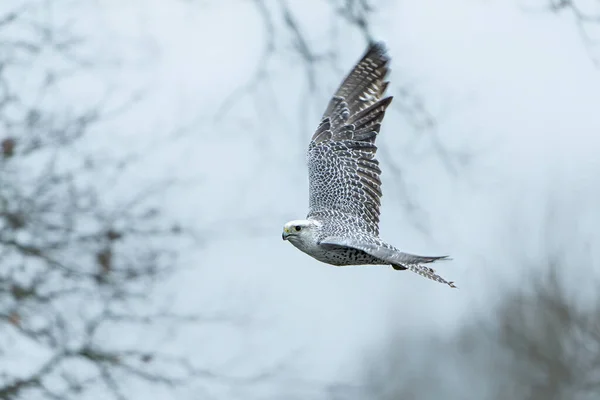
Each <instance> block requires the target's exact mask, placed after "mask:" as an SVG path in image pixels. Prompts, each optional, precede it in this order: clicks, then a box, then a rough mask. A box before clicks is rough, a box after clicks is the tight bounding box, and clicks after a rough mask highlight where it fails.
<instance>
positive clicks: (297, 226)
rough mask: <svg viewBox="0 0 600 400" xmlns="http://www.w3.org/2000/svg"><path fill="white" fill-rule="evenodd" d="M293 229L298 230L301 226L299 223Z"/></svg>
mask: <svg viewBox="0 0 600 400" xmlns="http://www.w3.org/2000/svg"><path fill="white" fill-rule="evenodd" d="M294 229H295V230H296V232H300V231H301V230H302V227H301V226H300V225H296V226H295V227H294Z"/></svg>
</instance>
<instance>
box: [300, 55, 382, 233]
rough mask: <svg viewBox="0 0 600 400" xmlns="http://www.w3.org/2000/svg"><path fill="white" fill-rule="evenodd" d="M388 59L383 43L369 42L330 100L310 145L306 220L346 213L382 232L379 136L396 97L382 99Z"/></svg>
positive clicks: (362, 225) (364, 227) (368, 229)
mask: <svg viewBox="0 0 600 400" xmlns="http://www.w3.org/2000/svg"><path fill="white" fill-rule="evenodd" d="M388 63H389V58H388V56H387V55H386V51H385V47H384V46H383V44H380V43H374V44H371V46H370V47H369V49H368V50H367V52H366V53H365V55H364V56H363V57H362V59H361V60H360V61H359V62H358V63H357V64H356V66H355V67H354V69H353V70H352V71H351V72H350V74H349V75H348V76H347V77H346V79H344V81H343V82H342V84H341V86H340V87H339V88H338V90H337V92H336V94H335V95H334V96H333V98H332V99H331V101H330V102H329V105H328V106H327V109H326V111H325V113H324V115H323V117H322V120H321V123H320V124H319V127H318V128H317V130H316V132H315V133H314V135H313V137H312V140H311V142H310V144H309V148H308V154H307V158H308V167H309V181H310V199H309V213H308V218H311V216H321V217H322V216H323V215H324V214H335V216H337V217H340V216H348V217H351V218H352V219H358V220H359V221H360V222H361V223H360V226H357V228H361V229H362V230H364V231H365V232H369V233H371V234H373V235H375V236H377V235H378V234H379V228H378V225H379V214H380V211H379V206H380V205H381V200H380V198H381V180H380V178H379V175H380V174H381V170H380V169H379V162H378V161H377V159H376V158H375V153H376V151H377V146H376V145H375V139H376V137H377V135H378V133H379V129H380V127H381V121H382V120H383V117H384V115H385V110H386V108H387V107H388V106H389V105H390V103H391V101H392V97H387V98H384V99H381V97H382V96H383V94H384V92H385V89H386V88H387V85H388V82H386V81H385V77H386V75H387V73H388ZM330 216H331V217H333V216H334V215H330Z"/></svg>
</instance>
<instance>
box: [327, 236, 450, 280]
mask: <svg viewBox="0 0 600 400" xmlns="http://www.w3.org/2000/svg"><path fill="white" fill-rule="evenodd" d="M319 245H321V246H324V247H345V248H352V249H357V250H361V251H364V252H365V253H367V254H369V255H371V256H373V257H376V258H379V259H380V260H381V261H382V263H389V264H391V265H392V267H393V268H394V269H399V270H402V269H408V270H410V271H412V272H414V273H416V274H419V275H421V276H422V277H425V278H427V279H431V280H434V281H436V282H439V283H444V284H446V285H448V286H450V287H453V288H455V287H456V286H454V282H448V281H446V280H445V279H444V278H442V277H441V276H439V275H438V274H436V272H435V270H434V269H433V268H430V267H427V266H425V265H424V264H429V263H432V262H435V261H438V260H447V259H448V256H441V257H439V256H438V257H425V256H417V255H414V254H408V253H403V252H401V251H400V250H398V249H396V248H394V247H393V246H390V245H389V244H387V243H385V242H383V241H378V242H371V241H364V240H360V239H356V238H348V237H346V238H339V237H328V238H325V239H323V240H322V241H320V242H319Z"/></svg>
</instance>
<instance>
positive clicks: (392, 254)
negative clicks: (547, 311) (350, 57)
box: [282, 43, 455, 287]
mask: <svg viewBox="0 0 600 400" xmlns="http://www.w3.org/2000/svg"><path fill="white" fill-rule="evenodd" d="M388 63H389V57H388V56H387V53H386V49H385V46H384V45H383V44H382V43H372V44H371V45H370V46H369V48H368V49H367V51H366V53H365V55H364V56H363V57H362V59H361V60H360V61H359V62H358V63H357V64H356V65H355V66H354V68H353V69H352V71H351V72H350V74H349V75H348V76H347V77H346V79H344V81H343V82H342V84H341V85H340V87H339V88H338V90H337V92H336V93H335V95H334V96H333V98H332V99H331V100H330V102H329V104H328V106H327V109H326V110H325V113H324V114H323V117H322V119H321V123H320V124H319V126H318V128H317V130H316V132H315V133H314V134H313V136H312V139H311V141H310V144H309V146H308V152H307V161H308V171H309V189H310V195H309V212H308V216H307V218H306V219H305V220H295V221H290V222H288V223H286V224H285V226H284V227H283V234H282V238H283V240H289V241H290V243H292V244H293V245H294V246H295V247H297V248H298V249H300V250H301V251H303V252H304V253H306V254H308V255H310V256H311V257H314V258H315V259H317V260H319V261H322V262H324V263H328V264H332V265H338V266H342V265H391V266H392V267H393V268H394V269H395V270H409V271H412V272H415V273H417V274H419V275H421V276H424V277H425V278H429V279H432V280H434V281H437V282H440V283H444V284H447V285H449V286H450V287H455V286H454V283H453V282H448V281H446V280H445V279H444V278H442V277H441V276H439V275H437V274H436V273H435V271H434V270H433V269H432V268H430V267H428V266H427V264H430V263H432V262H434V261H438V260H442V259H446V258H448V257H447V256H442V257H425V256H417V255H413V254H408V253H403V252H401V251H400V250H398V249H396V248H395V247H393V246H392V245H390V244H388V243H386V242H384V241H383V240H381V239H380V238H379V206H380V204H381V201H380V198H381V195H382V194H381V180H380V178H379V175H380V173H381V170H380V169H379V162H378V161H377V159H376V158H375V153H376V151H377V147H376V145H375V139H376V138H377V135H378V134H379V129H380V128H381V122H382V121H383V117H384V115H385V110H386V108H387V107H388V106H389V105H390V103H391V101H392V97H391V96H389V97H385V98H383V95H384V93H385V90H386V88H387V86H388V82H387V81H386V80H385V79H386V75H387V73H388Z"/></svg>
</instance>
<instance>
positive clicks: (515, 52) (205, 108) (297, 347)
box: [73, 0, 600, 382]
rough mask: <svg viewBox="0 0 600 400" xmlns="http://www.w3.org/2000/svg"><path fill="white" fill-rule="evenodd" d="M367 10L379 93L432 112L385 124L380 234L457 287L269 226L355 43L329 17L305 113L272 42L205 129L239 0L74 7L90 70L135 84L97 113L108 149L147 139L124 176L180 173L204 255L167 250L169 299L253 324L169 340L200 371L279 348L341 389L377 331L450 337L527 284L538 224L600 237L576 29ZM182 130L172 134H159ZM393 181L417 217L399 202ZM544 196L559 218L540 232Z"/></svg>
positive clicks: (185, 209)
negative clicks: (341, 261) (333, 261)
mask: <svg viewBox="0 0 600 400" xmlns="http://www.w3.org/2000/svg"><path fill="white" fill-rule="evenodd" d="M379 3H381V4H380V5H379V6H378V8H377V10H378V11H377V12H376V13H375V14H374V15H373V19H372V24H373V33H374V34H375V36H376V38H377V39H379V40H383V41H385V42H386V43H387V45H388V47H389V52H390V55H391V57H392V64H391V68H392V73H391V76H390V79H391V81H392V86H391V89H390V94H392V95H395V96H399V93H397V92H395V90H397V89H398V85H402V86H405V85H408V84H410V88H411V89H410V90H412V91H413V92H414V93H417V94H418V95H419V96H420V97H422V98H423V99H424V102H425V104H426V107H427V108H428V110H429V111H430V112H431V113H432V115H433V116H434V117H436V120H437V125H436V127H435V129H432V130H426V131H423V132H420V133H419V132H415V131H414V129H413V128H412V127H411V126H410V124H409V123H408V122H407V119H406V116H404V115H403V114H402V113H399V112H391V113H389V114H388V116H387V117H386V120H385V122H384V124H383V128H382V133H381V136H380V138H379V139H378V143H379V145H380V147H381V148H385V154H386V156H387V157H386V158H385V159H384V162H383V167H382V169H383V175H382V181H383V191H384V198H383V209H382V218H381V220H382V223H381V234H382V236H383V238H384V239H386V240H387V241H389V242H391V243H392V244H394V245H396V246H397V247H399V248H401V249H403V250H405V251H407V252H413V253H416V254H424V255H444V254H449V255H451V256H452V257H453V261H450V262H447V263H443V264H440V265H439V267H438V268H437V270H438V271H439V273H440V274H441V275H442V276H444V277H445V278H447V279H449V280H454V281H455V282H456V284H457V285H458V287H459V289H458V290H451V289H449V288H448V287H446V286H443V285H439V284H437V283H434V282H432V281H428V280H425V279H422V278H420V277H418V276H416V275H414V274H410V273H409V272H397V271H394V270H392V269H391V268H387V267H365V268H336V267H332V266H328V265H325V264H321V263H319V262H317V261H316V260H313V259H312V258H310V257H309V256H307V255H305V254H303V253H301V252H299V251H298V250H296V249H295V248H293V247H292V246H291V245H290V244H289V243H287V242H282V240H281V228H282V226H283V224H284V223H285V222H287V221H288V220H290V219H299V218H304V216H305V215H306V211H307V203H308V186H307V176H306V167H305V165H304V159H303V154H304V151H305V149H306V145H307V144H308V139H309V138H310V136H311V135H312V129H313V128H314V127H316V125H317V123H318V118H319V116H320V114H321V109H322V107H324V105H325V103H326V101H327V100H328V96H329V95H330V94H331V93H332V92H333V90H334V89H335V87H336V86H337V85H338V83H339V80H341V78H342V77H343V74H345V73H346V72H347V71H348V70H349V68H350V67H351V66H352V64H353V63H354V62H355V61H356V60H357V59H358V58H359V57H360V56H361V54H362V52H363V51H364V46H365V44H364V42H363V41H362V38H361V36H360V35H359V34H358V33H356V32H352V30H351V29H350V28H348V27H344V26H342V27H340V28H339V32H338V38H337V41H338V43H339V44H340V48H339V60H338V62H337V65H338V66H339V68H341V69H342V70H343V72H342V75H337V76H336V75H334V74H333V72H332V70H331V69H330V68H327V67H326V66H323V67H322V68H320V69H317V71H318V72H319V73H320V74H322V75H321V78H320V79H319V82H320V84H321V85H322V86H321V87H320V89H319V92H318V93H317V94H315V95H314V96H312V97H310V103H309V108H308V109H307V110H308V111H306V112H301V110H300V106H302V104H305V103H303V100H302V99H303V98H305V97H303V96H304V95H305V85H306V82H305V80H304V75H303V74H304V70H303V69H302V68H301V66H300V63H299V62H298V60H297V59H296V60H295V59H294V58H293V57H292V56H291V55H290V54H291V53H290V52H287V53H285V52H284V54H282V55H281V56H278V57H276V58H275V61H274V62H273V63H272V64H270V65H269V71H270V72H271V78H270V79H269V81H268V82H269V85H268V87H266V85H265V86H261V87H260V88H259V89H258V90H257V93H255V94H253V95H252V96H250V97H248V98H245V99H241V100H240V101H239V102H237V103H235V105H233V106H232V107H229V108H228V109H227V110H226V113H225V114H223V118H222V119H220V120H219V121H216V120H215V119H214V117H215V114H216V113H217V111H218V109H219V106H220V105H221V104H223V101H224V100H225V99H226V98H227V96H229V95H230V94H231V93H232V92H233V91H234V90H236V88H239V87H241V86H242V85H244V83H245V82H247V81H248V80H249V79H251V77H252V74H253V73H254V71H255V69H256V67H257V62H258V60H259V57H260V54H261V51H262V49H263V48H264V45H265V37H264V29H263V28H264V26H263V25H262V23H261V20H260V17H259V15H258V13H257V12H256V8H255V7H254V5H253V4H252V2H241V1H231V0H229V1H220V2H207V1H199V2H197V3H194V2H180V1H176V0H171V1H165V0H161V1H157V0H155V1H148V0H145V1H142V0H138V1H130V2H127V4H125V3H124V2H120V1H119V2H118V1H113V2H103V3H102V4H101V5H100V4H98V5H96V6H94V7H95V8H94V7H92V8H93V10H91V11H90V10H89V9H88V8H89V7H87V8H86V7H82V8H81V9H76V10H74V11H73V14H74V15H85V17H82V18H78V21H79V22H80V23H81V24H82V25H87V24H89V25H87V26H89V27H92V29H91V31H90V32H89V34H90V37H91V38H92V39H93V40H94V42H95V43H96V44H97V45H98V46H99V48H103V49H105V50H106V54H105V56H106V57H108V58H110V56H111V55H114V57H115V58H116V59H118V60H120V62H121V66H120V67H119V68H114V67H107V69H106V71H107V72H106V79H107V80H109V81H110V82H111V85H112V87H114V88H115V90H117V89H118V90H120V91H122V92H123V93H126V92H128V91H129V90H131V91H134V90H137V89H147V91H146V92H144V100H143V101H142V102H141V103H140V105H139V106H138V107H136V108H135V109H133V110H132V111H131V112H129V113H127V114H126V115H124V116H123V117H120V118H119V119H118V120H116V121H114V122H112V124H113V126H114V131H115V132H117V133H115V135H116V137H118V141H119V146H118V147H119V149H120V150H127V149H148V150H147V151H148V152H149V154H150V156H148V157H147V158H146V159H145V160H144V161H143V162H142V163H141V167H140V170H139V171H138V173H134V175H136V176H138V179H140V180H143V179H147V178H145V177H148V176H151V177H153V178H155V177H168V176H176V177H178V178H179V179H180V180H182V182H186V184H185V185H182V186H181V187H179V188H177V189H176V190H175V192H173V193H172V194H171V195H169V196H165V199H164V201H165V205H166V206H168V207H169V208H170V209H171V210H172V213H173V215H175V216H177V217H179V218H182V219H184V220H185V222H186V223H187V224H190V225H192V226H194V227H195V228H196V229H198V230H200V231H202V232H205V236H204V240H205V242H204V246H197V247H195V248H194V251H190V252H189V253H186V254H184V255H183V256H182V261H183V262H184V263H185V264H186V265H187V266H193V267H194V268H192V270H191V272H187V273H186V274H184V275H183V276H182V277H180V280H179V281H178V295H177V297H178V300H179V302H180V303H181V307H183V308H185V309H187V310H197V309H202V308H207V309H209V310H236V311H237V312H241V313H243V314H245V315H246V316H248V317H249V318H250V319H253V320H255V321H256V322H255V323H253V324H250V326H249V327H247V328H244V329H240V328H238V327H233V328H219V329H218V330H209V331H203V332H195V333H194V335H190V336H189V337H183V338H180V340H181V341H180V342H177V344H176V345H177V346H181V348H182V349H185V351H187V352H189V353H194V352H197V358H198V359H200V360H206V363H207V364H208V365H213V364H212V363H215V364H214V365H219V362H220V360H222V359H223V356H224V355H226V356H231V357H242V358H243V359H244V361H243V362H242V363H240V364H239V365H238V369H239V371H236V373H240V374H244V373H250V372H252V371H253V370H255V369H256V368H261V367H262V366H268V365H270V364H271V363H274V362H276V361H278V360H280V359H285V358H286V357H288V356H289V357H293V358H294V359H295V362H294V365H295V366H296V367H297V370H296V371H293V372H292V375H296V374H301V375H300V377H301V378H306V379H316V380H318V381H323V382H327V381H329V380H335V381H340V382H351V381H353V380H354V379H355V378H356V377H357V376H358V375H357V374H358V373H359V372H360V363H361V362H362V359H363V356H364V354H365V352H367V351H368V350H369V348H370V347H372V346H373V345H374V343H376V342H377V341H379V340H381V339H382V338H384V337H385V336H386V332H387V331H389V329H391V328H392V327H398V326H399V327H403V328H405V329H427V330H436V331H439V332H444V330H447V331H448V332H450V331H451V330H452V329H455V328H457V327H459V326H461V324H463V323H464V321H465V320H466V319H468V318H470V316H471V315H472V314H473V313H474V312H483V313H485V312H486V311H487V310H489V309H490V306H491V305H492V304H493V302H494V301H495V300H496V299H497V298H498V293H500V292H501V291H502V290H503V287H505V286H506V285H514V284H518V285H526V284H527V279H528V276H527V274H528V273H529V272H528V271H523V268H522V267H523V260H524V259H525V260H529V261H531V262H535V261H536V260H539V259H543V258H544V257H546V254H547V248H546V247H547V246H546V245H547V243H548V240H549V239H548V237H549V235H548V233H547V231H548V229H549V228H550V229H551V230H552V235H550V236H551V238H550V240H553V241H555V242H552V243H554V244H560V245H561V246H563V245H564V247H565V249H572V250H571V251H573V252H574V253H575V254H578V253H579V252H580V251H581V249H582V247H581V242H582V241H583V240H587V241H588V242H589V243H600V241H599V240H598V239H599V237H598V234H597V232H596V230H595V229H594V228H595V227H596V226H597V224H598V222H599V221H600V213H599V212H598V211H597V206H596V205H597V204H598V202H599V201H600V190H599V189H598V188H599V185H598V184H599V183H600V182H599V179H600V178H599V176H600V174H599V172H600V158H599V157H598V150H600V140H599V139H598V133H599V132H600V113H599V112H598V104H600V76H599V71H598V69H596V68H595V66H594V63H593V62H592V60H591V57H590V52H589V51H588V49H586V47H585V46H584V44H583V41H582V37H581V36H580V33H579V31H578V30H577V28H576V26H575V24H574V22H573V21H572V20H571V19H570V18H568V17H567V16H556V15H554V14H550V13H541V12H528V11H524V9H523V7H520V4H521V3H519V2H517V1H514V2H513V1H475V0H462V1H453V2H448V1H445V0H427V1H383V2H379ZM86 10H87V11H86ZM294 10H295V12H296V15H297V17H298V18H299V23H300V24H301V26H302V27H303V28H304V30H305V31H306V32H307V34H308V37H309V39H310V40H312V41H313V42H314V43H317V44H316V46H317V48H318V41H319V40H320V38H322V37H325V36H326V35H327V32H328V29H329V28H330V21H331V14H328V13H330V12H331V10H330V9H329V7H327V6H325V5H324V2H323V1H320V0H311V1H306V2H304V3H303V6H302V7H301V8H297V9H294ZM77 13H80V14H77ZM95 27H98V29H97V28H95ZM82 29H85V28H82ZM115 71H117V72H115ZM76 95H82V96H83V95H85V90H83V89H81V93H79V94H77V92H76ZM179 127H185V128H188V129H185V130H182V133H181V134H180V135H179V136H178V139H177V140H174V141H173V140H171V139H169V138H170V136H169V135H171V134H172V131H173V130H174V129H175V128H179ZM432 135H435V137H436V138H437V139H438V141H439V143H440V144H441V145H442V146H443V147H444V148H445V149H446V150H447V151H448V153H449V154H450V155H451V156H450V160H449V161H448V160H446V161H444V160H443V159H441V158H440V156H439V152H436V150H435V141H434V140H432V137H433V136H432ZM91 143H93V145H94V146H100V148H103V146H109V145H108V144H106V140H105V138H95V139H94V140H93V142H90V145H91ZM104 148H105V147H104ZM144 151H145V150H144ZM454 154H467V155H468V157H466V158H464V157H463V158H460V159H458V158H456V157H453V156H452V155H454ZM389 157H393V159H394V165H396V166H397V167H399V168H401V169H402V172H403V174H404V178H403V179H404V180H405V182H404V184H405V186H403V184H401V183H400V181H399V179H400V178H399V177H398V176H395V174H394V172H392V170H391V168H389V163H388V162H387V161H388V159H389ZM465 159H466V160H468V162H467V163H461V162H458V161H459V160H463V161H464V160H465ZM449 166H450V167H451V168H450V167H449ZM403 187H405V188H406V189H407V190H408V192H409V193H410V196H411V199H412V201H414V202H416V204H418V206H419V210H418V211H417V214H414V215H408V212H407V210H406V209H405V208H404V207H403V204H404V199H403V198H401V197H400V196H403V195H404V190H403ZM548 204H551V205H552V207H553V208H552V209H553V210H555V211H556V210H557V214H558V217H556V221H558V222H556V221H555V222H554V224H550V225H549V224H548V222H547V217H548ZM417 222H419V223H417ZM419 226H423V227H425V229H424V230H423V229H419V228H418V227H419ZM554 244H553V245H552V246H553V247H554V249H556V248H558V246H555V245H554ZM592 247H593V248H592V254H594V255H595V257H596V259H598V258H597V257H598V256H600V253H599V247H598V245H595V247H594V246H592ZM573 257H576V256H575V255H573ZM588 272H589V269H585V273H588ZM572 273H573V274H574V276H583V273H584V272H578V271H572ZM578 274H579V275H578ZM217 332H218V335H216V334H215V333H217ZM411 332H412V331H411Z"/></svg>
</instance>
